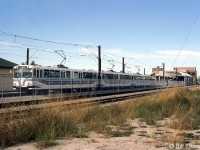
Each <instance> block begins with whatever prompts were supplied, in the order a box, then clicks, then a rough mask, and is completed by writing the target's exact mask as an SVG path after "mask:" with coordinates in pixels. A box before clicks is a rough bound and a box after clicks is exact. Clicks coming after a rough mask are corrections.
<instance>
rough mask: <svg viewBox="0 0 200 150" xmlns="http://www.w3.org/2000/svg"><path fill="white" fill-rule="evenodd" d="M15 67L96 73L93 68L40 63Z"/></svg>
mask: <svg viewBox="0 0 200 150" xmlns="http://www.w3.org/2000/svg"><path fill="white" fill-rule="evenodd" d="M16 67H27V68H38V69H49V70H63V71H64V70H68V71H79V72H90V73H97V72H96V71H95V70H85V69H72V68H68V67H58V66H40V65H36V66H33V65H17V66H15V67H14V68H16Z"/></svg>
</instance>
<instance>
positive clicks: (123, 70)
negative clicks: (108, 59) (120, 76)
mask: <svg viewBox="0 0 200 150" xmlns="http://www.w3.org/2000/svg"><path fill="white" fill-rule="evenodd" d="M124 72H125V64H124V57H122V73H124Z"/></svg>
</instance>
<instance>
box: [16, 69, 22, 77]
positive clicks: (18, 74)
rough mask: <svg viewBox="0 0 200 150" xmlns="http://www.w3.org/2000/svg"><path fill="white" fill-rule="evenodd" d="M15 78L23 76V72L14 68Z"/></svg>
mask: <svg viewBox="0 0 200 150" xmlns="http://www.w3.org/2000/svg"><path fill="white" fill-rule="evenodd" d="M14 78H21V73H20V72H19V70H16V69H15V70H14Z"/></svg>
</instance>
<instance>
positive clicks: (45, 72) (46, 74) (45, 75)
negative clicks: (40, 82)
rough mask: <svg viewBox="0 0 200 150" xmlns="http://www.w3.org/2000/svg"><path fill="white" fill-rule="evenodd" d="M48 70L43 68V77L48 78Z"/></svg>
mask: <svg viewBox="0 0 200 150" xmlns="http://www.w3.org/2000/svg"><path fill="white" fill-rule="evenodd" d="M49 77H50V76H49V70H44V78H49Z"/></svg>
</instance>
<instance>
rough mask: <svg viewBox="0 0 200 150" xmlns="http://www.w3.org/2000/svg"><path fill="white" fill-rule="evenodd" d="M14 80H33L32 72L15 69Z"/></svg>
mask: <svg viewBox="0 0 200 150" xmlns="http://www.w3.org/2000/svg"><path fill="white" fill-rule="evenodd" d="M14 78H32V72H31V70H29V69H26V70H23V71H22V70H21V69H14Z"/></svg>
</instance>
